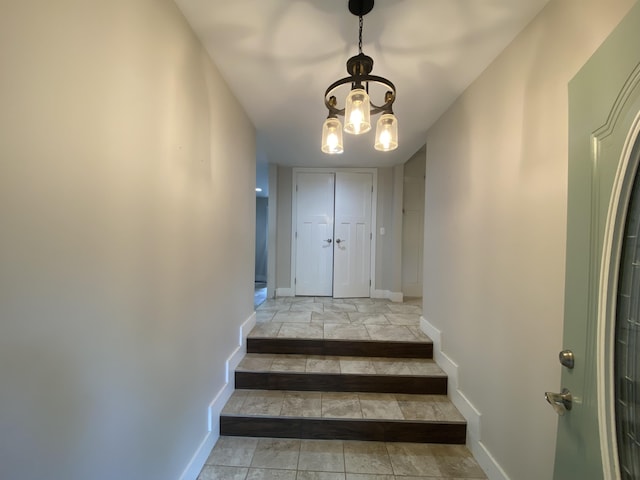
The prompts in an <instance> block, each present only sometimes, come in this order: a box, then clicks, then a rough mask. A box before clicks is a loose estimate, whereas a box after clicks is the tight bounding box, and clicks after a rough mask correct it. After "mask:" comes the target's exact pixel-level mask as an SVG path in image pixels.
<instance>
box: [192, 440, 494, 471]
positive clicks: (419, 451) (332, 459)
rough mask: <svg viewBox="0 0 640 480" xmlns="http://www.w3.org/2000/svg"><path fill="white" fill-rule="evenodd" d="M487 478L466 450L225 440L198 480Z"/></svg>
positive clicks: (342, 442) (458, 447)
mask: <svg viewBox="0 0 640 480" xmlns="http://www.w3.org/2000/svg"><path fill="white" fill-rule="evenodd" d="M472 478H473V479H486V478H487V477H486V476H485V474H484V472H483V471H482V469H481V468H480V466H479V465H478V463H477V462H476V461H475V459H474V458H473V456H472V455H471V453H470V452H469V450H468V449H467V448H466V447H464V446H461V445H430V444H416V443H384V442H359V441H346V440H297V439H276V438H248V437H220V439H219V440H218V442H217V443H216V445H215V447H214V448H213V450H212V451H211V454H210V455H209V458H208V459H207V461H206V463H205V466H204V467H203V469H202V471H201V473H200V476H199V477H198V480H433V479H438V480H463V479H472Z"/></svg>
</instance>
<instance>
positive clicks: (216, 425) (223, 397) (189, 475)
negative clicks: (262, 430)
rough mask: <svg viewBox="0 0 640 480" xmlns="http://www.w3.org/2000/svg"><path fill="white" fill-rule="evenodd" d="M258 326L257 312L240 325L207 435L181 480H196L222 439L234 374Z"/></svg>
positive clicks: (213, 402) (213, 403)
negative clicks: (213, 449) (224, 411)
mask: <svg viewBox="0 0 640 480" xmlns="http://www.w3.org/2000/svg"><path fill="white" fill-rule="evenodd" d="M255 325H256V312H253V313H252V314H251V315H250V316H249V318H247V319H246V320H245V321H244V322H243V323H242V325H240V329H239V335H238V344H237V345H236V347H235V348H234V350H233V352H232V353H231V355H229V357H228V358H227V360H225V362H224V369H225V372H224V378H225V383H224V385H222V387H221V388H220V389H219V390H218V392H217V393H216V394H215V396H214V397H213V400H211V402H210V404H209V408H208V409H207V433H206V434H205V435H204V437H203V439H202V441H201V442H200V445H199V446H198V448H197V449H196V451H195V453H194V454H193V456H192V457H191V460H190V461H189V463H188V465H187V466H186V468H185V469H184V471H183V472H182V475H180V480H196V479H197V478H198V475H199V474H200V471H201V470H202V467H203V466H204V462H206V461H207V458H208V457H209V453H210V452H211V449H212V448H213V447H214V445H215V444H216V442H217V441H218V438H220V412H222V409H223V408H224V406H225V404H226V403H227V401H228V400H229V398H230V397H231V394H232V393H233V390H234V382H233V372H234V371H235V370H236V367H237V366H238V364H239V363H240V361H241V360H242V358H243V357H244V356H245V354H246V353H247V335H248V334H249V332H250V331H251V329H252V328H253V327H254V326H255Z"/></svg>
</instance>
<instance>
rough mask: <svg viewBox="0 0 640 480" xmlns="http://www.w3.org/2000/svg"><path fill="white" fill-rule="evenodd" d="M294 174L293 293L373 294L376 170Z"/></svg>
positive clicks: (308, 294) (296, 171) (336, 295)
mask: <svg viewBox="0 0 640 480" xmlns="http://www.w3.org/2000/svg"><path fill="white" fill-rule="evenodd" d="M293 173H294V174H293V182H294V183H293V205H292V227H293V228H292V239H291V244H292V249H291V277H292V279H293V288H294V295H295V296H318V297H322V296H328V297H334V298H347V297H349V298H357V297H370V296H371V291H372V289H373V288H374V285H373V278H374V274H375V262H374V259H375V255H372V252H375V236H374V235H373V232H374V231H375V206H376V193H377V192H376V188H375V187H376V182H377V180H376V178H377V175H376V172H375V170H373V169H294V172H293Z"/></svg>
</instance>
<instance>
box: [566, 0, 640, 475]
mask: <svg viewBox="0 0 640 480" xmlns="http://www.w3.org/2000/svg"><path fill="white" fill-rule="evenodd" d="M638 45H640V5H639V4H636V6H634V7H633V8H632V10H631V11H630V13H629V14H628V15H627V16H626V17H625V19H624V20H623V22H622V23H621V24H620V26H619V27H618V28H617V29H616V30H615V31H614V32H613V33H612V34H611V36H610V37H609V38H608V39H607V41H606V42H605V43H604V44H603V45H602V46H601V47H600V49H599V50H598V51H597V52H596V53H595V54H594V56H593V57H592V58H591V59H590V60H589V62H588V63H587V64H586V65H585V66H584V67H583V68H582V70H581V71H580V72H579V73H578V74H577V75H576V77H575V78H574V79H573V80H572V81H571V83H570V85H569V137H570V138H569V190H568V210H567V264H566V284H565V323H564V336H563V344H564V348H566V349H570V350H571V351H573V354H574V358H575V366H574V368H573V369H570V368H566V367H560V368H563V371H562V387H564V388H567V389H568V390H569V391H570V393H571V395H572V400H573V401H572V408H571V410H569V411H567V412H566V414H565V415H564V416H561V417H559V421H558V434H557V444H556V461H555V470H554V479H556V480H571V479H575V480H578V479H579V480H595V479H598V480H600V479H603V478H606V479H614V478H620V477H619V474H618V471H617V470H618V459H617V446H616V441H615V431H616V428H615V415H614V410H615V408H614V405H615V398H614V390H615V388H614V380H613V378H614V377H613V374H612V372H613V357H614V350H615V344H614V337H613V333H612V332H613V324H614V318H615V310H616V288H617V279H618V278H617V275H618V264H619V257H620V245H621V242H622V232H623V228H624V223H625V217H626V206H627V204H628V197H629V191H630V185H631V183H632V182H631V180H632V179H633V176H634V175H633V174H634V173H635V169H636V167H637V158H636V159H635V160H634V158H633V155H632V150H633V148H632V147H633V145H634V144H635V142H636V140H637V134H638V130H639V123H640V122H639V120H638V119H639V116H638V112H640V49H639V48H638ZM622 478H631V477H622Z"/></svg>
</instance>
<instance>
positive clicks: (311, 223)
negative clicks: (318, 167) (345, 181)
mask: <svg viewBox="0 0 640 480" xmlns="http://www.w3.org/2000/svg"><path fill="white" fill-rule="evenodd" d="M334 183H335V182H334V176H333V174H332V173H299V174H298V175H297V182H296V187H297V192H296V199H297V203H296V207H297V208H296V220H295V223H294V227H295V233H294V237H295V241H296V245H297V246H296V252H297V255H296V263H295V265H296V273H295V277H294V278H295V294H296V295H312V296H331V294H332V292H333V285H332V282H333V210H334Z"/></svg>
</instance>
